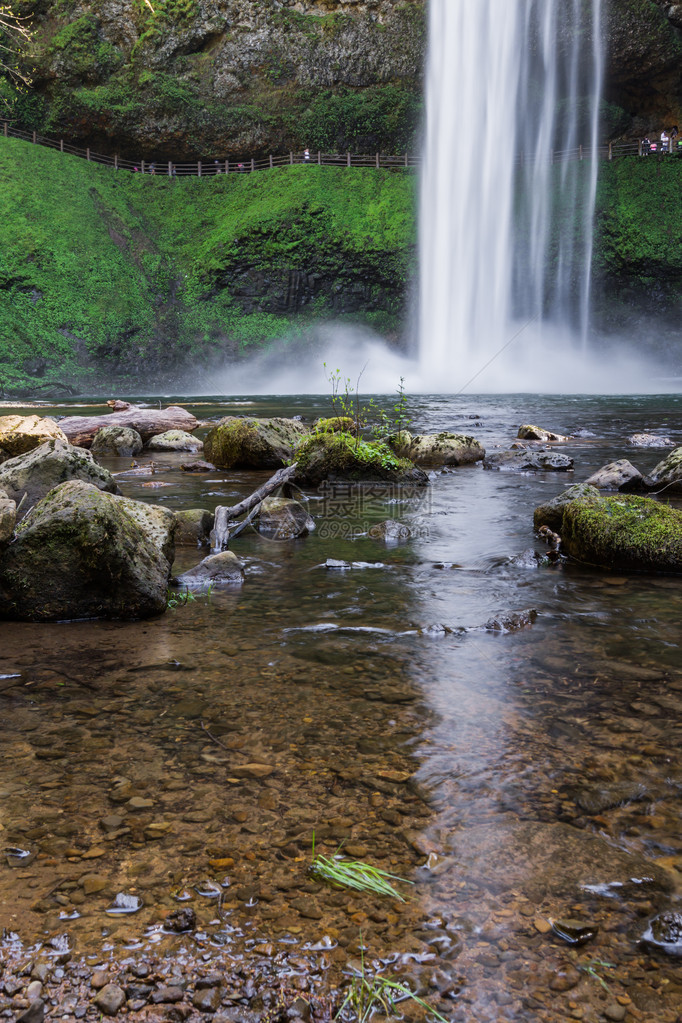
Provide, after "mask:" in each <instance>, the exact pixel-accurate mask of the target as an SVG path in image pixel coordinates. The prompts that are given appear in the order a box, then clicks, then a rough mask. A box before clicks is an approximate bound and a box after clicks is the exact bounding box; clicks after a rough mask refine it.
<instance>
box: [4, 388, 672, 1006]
mask: <svg viewBox="0 0 682 1023" xmlns="http://www.w3.org/2000/svg"><path fill="white" fill-rule="evenodd" d="M326 408H327V405H326V403H325V402H324V400H322V399H320V401H317V402H316V401H315V400H312V399H308V398H305V399H292V400H287V401H286V402H285V401H278V400H276V399H270V400H265V399H257V400H256V402H255V404H254V406H250V407H249V413H251V412H252V410H253V411H254V412H255V413H258V414H302V415H305V416H307V417H310V418H312V417H314V416H315V415H317V414H318V413H320V412H323V411H326ZM60 411H61V410H60ZM226 411H227V412H229V411H234V409H233V406H232V405H228V404H227V403H225V405H223V406H218V405H217V404H213V405H211V404H208V405H205V406H202V411H201V413H200V415H201V416H202V417H205V418H206V419H210V418H217V417H219V416H220V415H222V414H225V413H226ZM414 416H415V424H414V427H413V428H415V429H416V428H418V429H420V430H423V431H425V432H426V431H433V430H437V429H443V428H450V429H455V430H457V431H460V432H471V433H474V434H475V435H476V436H477V437H478V438H479V439H480V440H482V442H483V443H484V444H485V445H486V447H487V448H489V449H492V448H494V447H495V446H496V445H497V446H506V445H508V443H509V442H510V441H511V440H512V439H513V438H514V436H515V435H516V430H517V428H518V426H519V425H520V424H521V422H538V423H540V424H541V425H543V426H546V427H548V428H550V429H555V430H557V431H558V432H560V433H574V432H575V431H576V430H578V429H579V428H580V429H582V430H583V431H585V432H584V434H583V435H582V436H580V437H579V438H578V439H576V440H575V441H571V442H569V443H568V445H566V446H564V447H562V451H566V453H568V454H570V455H571V456H572V457H573V458H574V459H575V466H576V470H575V473H572V474H564V473H554V474H551V473H548V474H536V475H515V474H510V473H502V472H487V471H484V470H483V469H482V468H481V467H480V466H476V467H469V468H463V469H460V470H456V471H448V472H447V473H444V474H436V475H434V478H433V481H432V483H433V485H432V487H431V488H430V493H429V495H428V497H427V499H426V500H424V499H421V500H418V501H417V500H405V498H404V495H402V494H401V493H400V492H399V491H396V492H393V491H391V490H387V491H384V492H379V491H376V490H375V489H372V491H371V492H364V493H363V494H358V493H348V492H341V491H339V492H338V493H337V494H336V496H335V497H334V499H333V500H332V499H331V498H330V496H329V493H327V494H326V495H320V494H310V495H308V496H309V498H310V502H311V504H310V507H311V511H312V513H313V515H315V516H316V518H317V527H318V528H317V529H316V531H315V533H313V534H312V535H311V536H310V537H308V538H307V539H306V540H303V541H297V542H292V543H278V542H272V541H267V540H265V539H263V538H261V537H259V536H258V535H257V534H255V533H245V534H244V535H243V536H242V537H241V538H240V539H239V540H238V541H237V542H236V543H235V548H234V549H235V550H236V552H237V553H238V554H239V556H240V557H242V558H243V559H244V561H245V563H246V567H247V575H246V581H245V584H244V586H243V587H242V588H241V589H238V590H234V589H232V590H229V591H224V592H215V591H214V592H213V593H211V594H210V596H208V597H198V598H197V600H196V601H195V602H193V603H189V604H187V605H185V606H180V607H177V608H175V609H174V610H172V611H169V612H168V613H167V614H166V615H165V616H164V617H163V618H161V619H158V620H155V621H151V622H144V623H123V624H118V623H101V622H100V623H80V624H63V625H47V626H46V625H41V626H30V625H23V624H16V623H4V624H2V625H1V626H0V636H1V638H2V642H1V644H0V706H1V709H2V721H3V728H2V734H1V744H2V745H1V750H0V755H1V757H2V775H1V778H0V799H1V807H2V810H1V812H2V817H1V823H2V828H3V831H2V839H3V844H4V845H6V846H7V847H8V849H9V848H11V849H13V850H16V849H18V850H24V851H25V852H28V853H29V854H31V856H32V857H34V858H31V859H30V860H22V859H21V857H19V858H17V856H16V854H15V855H14V862H13V863H12V865H11V866H10V865H9V863H8V864H7V865H4V861H3V866H2V867H1V868H0V896H1V899H2V908H3V922H4V923H5V922H6V923H5V926H8V927H9V929H10V930H12V931H15V932H17V933H18V934H19V935H20V937H21V938H22V939H24V940H25V941H28V942H30V941H33V940H35V939H36V938H38V937H40V936H41V935H43V936H44V935H45V933H46V932H49V933H51V934H62V933H64V932H65V931H66V932H68V933H69V934H70V935H71V937H72V940H73V941H74V942H75V943H76V948H80V949H84V948H93V947H95V946H96V945H99V944H100V943H101V942H102V941H106V942H108V943H109V944H110V945H111V947H112V948H113V949H114V950H115V949H118V948H120V949H122V948H126V947H146V945H149V944H152V945H156V946H159V947H164V948H165V947H168V948H175V947H176V946H180V945H182V944H183V943H185V944H186V943H187V942H188V941H189V942H197V941H198V942H199V945H200V946H201V945H202V943H203V945H204V946H205V947H206V948H210V949H221V950H222V952H221V954H223V953H224V954H229V955H233V956H237V955H246V956H253V955H256V953H255V952H254V949H256V948H258V949H261V951H260V952H259V953H257V954H258V955H265V954H266V953H265V952H263V951H262V949H263V948H264V947H265V946H267V945H268V943H272V942H275V943H279V944H278V945H277V946H276V947H284V946H283V944H282V943H284V944H285V945H286V947H287V948H293V949H299V950H303V949H306V948H308V949H310V948H311V947H312V948H315V949H317V950H318V951H319V949H322V948H324V949H325V950H326V951H324V955H325V956H327V957H328V960H329V963H330V964H331V966H332V967H334V968H336V969H338V968H341V967H342V966H343V965H344V964H345V962H346V961H347V959H348V957H349V956H350V955H352V954H353V952H354V951H356V950H357V948H358V946H359V944H360V943H361V942H362V943H364V945H365V946H366V948H367V955H368V956H373V957H379V958H381V959H382V960H388V959H390V958H391V957H394V959H395V965H396V966H397V968H398V969H399V972H400V973H401V974H402V975H404V976H406V977H409V978H410V980H411V982H412V983H413V985H414V986H415V989H418V990H421V991H422V992H423V993H428V992H431V993H440V998H441V1001H440V1003H439V1004H440V1007H441V1011H444V1012H445V1014H446V1016H447V1018H448V1019H450V1018H451V1019H452V1020H460V1019H461V1020H467V1021H468V1020H471V1019H475V1020H479V1019H480V1020H484V1019H486V1020H487V1019H491V1020H506V1019H509V1020H517V1021H521V1020H523V1021H526V1020H528V1021H530V1020H536V1019H542V1020H551V1021H554V1020H557V1021H558V1020H564V1019H569V1018H575V1019H586V1020H593V1019H594V1020H596V1019H601V1018H603V1014H604V1012H607V1017H606V1018H608V1019H630V1018H632V1019H645V1020H649V1019H650V1020H654V1019H655V1020H656V1021H657V1023H659V1021H663V1023H665V1021H667V1020H670V1021H671V1023H672V1021H674V1020H675V1019H676V1018H677V1015H676V1014H677V1012H678V1010H679V1004H680V997H681V992H682V979H681V978H680V974H679V966H676V960H674V959H670V958H666V957H658V958H657V956H658V953H652V952H649V951H647V950H646V949H644V948H642V947H641V946H640V944H639V939H640V937H641V935H642V934H643V933H644V931H645V929H646V926H647V921H648V920H649V919H650V918H651V917H652V916H654V915H655V914H656V913H657V912H659V911H661V910H663V909H669V908H671V907H672V908H675V907H677V906H678V901H677V900H678V899H679V891H680V886H679V879H680V872H681V871H682V839H681V838H680V810H679V808H680V796H681V793H682V773H681V770H680V767H679V763H678V757H677V750H678V748H679V742H680V731H681V728H682V720H681V718H680V713H679V711H680V704H681V703H682V665H681V663H680V654H679V615H678V612H677V609H676V600H675V597H676V594H677V592H678V588H679V582H678V580H676V579H674V578H669V577H658V578H653V577H638V576H615V575H614V574H612V573H605V572H598V571H594V570H587V569H582V568H580V567H578V566H554V567H549V566H542V564H540V563H539V561H538V559H536V558H534V557H530V556H525V557H524V556H523V555H524V553H525V552H528V551H529V550H536V551H537V552H540V553H543V552H544V549H543V548H542V546H541V545H540V544H539V543H538V541H537V540H536V538H535V537H534V535H533V531H532V510H533V508H534V506H535V505H536V504H538V503H539V502H540V500H545V499H547V498H549V497H551V496H553V495H554V494H556V493H559V492H560V491H561V490H562V489H564V488H565V487H566V486H567V485H570V484H571V483H572V482H574V481H576V482H577V481H579V480H581V479H584V478H586V477H587V476H588V475H589V474H590V473H591V472H593V471H594V470H595V469H596V468H598V467H599V466H600V465H602V464H604V463H605V462H607V461H610V460H612V459H613V458H615V457H621V456H623V457H625V456H627V454H628V449H627V445H626V444H625V438H626V437H627V436H628V435H629V434H631V433H635V432H643V431H655V432H657V433H665V434H667V435H669V436H672V437H673V439H675V440H677V441H680V439H681V438H682V404H681V403H680V399H678V398H675V397H672V398H671V397H666V398H665V399H664V400H656V399H650V398H646V399H627V400H625V399H603V400H598V399H595V398H575V399H572V398H564V399H538V398H530V397H511V398H508V399H507V398H505V399H501V398H490V397H485V398H476V399H473V398H466V399H464V398H456V399H453V398H447V399H446V398H443V399H439V398H434V399H428V400H427V399H419V400H417V401H416V402H415V410H414ZM630 457H631V459H632V460H633V461H634V462H635V464H637V466H638V468H640V469H641V470H642V471H648V470H650V469H651V468H652V467H653V465H654V464H655V463H656V462H657V461H658V460H659V457H660V452H656V451H648V450H647V451H642V452H640V451H634V450H633V451H632V452H631V453H630ZM181 460H184V459H180V458H179V456H174V455H170V456H165V455H164V456H160V457H159V459H158V461H159V462H160V463H161V468H160V470H159V473H158V475H157V477H155V479H158V480H159V481H161V482H167V483H169V484H170V485H169V486H168V487H164V488H159V489H157V490H154V491H152V492H151V495H150V491H149V490H145V489H144V487H143V482H144V481H143V480H142V479H141V478H140V477H135V476H131V475H130V474H129V473H127V472H126V471H125V470H126V469H127V463H126V462H125V460H121V464H118V463H117V462H116V460H112V461H110V462H107V465H108V466H109V467H110V468H112V470H113V471H121V472H122V473H123V474H122V475H121V476H120V477H119V479H120V486H121V489H122V491H123V492H124V493H125V494H127V495H128V496H132V497H137V498H140V499H145V500H149V499H151V500H154V501H158V502H159V503H163V504H166V505H167V506H169V507H172V508H181V507H209V508H212V507H214V506H215V505H216V504H218V503H232V502H233V501H236V500H238V499H239V498H240V497H241V496H244V495H245V494H246V493H248V492H249V491H250V490H251V489H254V488H255V485H257V484H258V483H259V482H261V481H262V479H263V478H264V477H261V476H259V475H258V474H249V473H228V472H216V473H210V474H208V476H194V475H191V476H188V475H187V474H185V473H183V472H182V471H181V470H180V468H179V464H180V461H181ZM387 517H390V518H397V519H399V520H401V521H404V522H406V523H408V524H409V525H410V526H411V528H412V529H413V534H414V536H413V539H411V540H410V541H408V542H407V543H399V544H396V545H394V546H387V545H386V544H385V543H383V542H382V541H377V540H375V539H372V538H371V537H370V536H368V535H367V531H368V529H369V528H370V526H371V525H372V524H373V523H376V522H378V521H380V520H381V519H385V518H387ZM199 557H200V552H197V551H193V550H189V549H187V548H185V549H182V550H180V551H179V557H178V563H177V565H178V570H183V569H185V568H187V567H189V566H190V565H191V564H193V563H195V562H196V561H197V560H198V558H199ZM329 558H333V559H336V560H341V561H347V562H352V563H356V564H357V563H364V565H365V566H366V567H356V568H353V569H349V570H332V569H329V568H327V567H325V563H326V561H327V559H329ZM368 566H380V567H368ZM527 609H534V610H535V611H536V612H537V619H536V620H535V622H534V624H532V625H526V626H525V627H521V628H519V629H518V631H513V630H512V631H509V632H499V631H497V632H496V631H489V630H487V629H485V628H483V626H484V625H485V623H486V622H488V621H489V619H491V618H492V617H495V616H497V617H498V618H499V617H500V616H501V615H505V614H508V613H509V612H518V611H522V610H527ZM443 627H445V628H443ZM313 831H314V832H315V841H316V845H317V847H318V848H319V849H320V851H324V852H325V853H326V854H327V855H331V854H332V853H333V852H334V851H335V850H336V848H337V847H338V846H339V844H340V843H342V842H343V843H344V851H345V852H347V854H348V855H350V856H355V857H357V858H362V859H366V860H369V861H370V862H374V863H377V864H378V865H380V866H382V867H384V868H385V869H387V870H390V871H391V872H394V873H398V874H401V875H404V876H409V877H410V878H411V879H412V880H414V881H415V882H416V885H415V897H414V898H413V899H411V900H409V901H408V902H407V903H405V904H404V905H402V904H398V905H393V904H390V903H388V904H387V903H384V902H382V901H381V900H376V899H373V898H370V897H368V896H359V895H356V894H351V893H347V892H334V891H330V890H328V889H324V888H321V887H320V885H319V884H317V883H316V882H314V881H313V880H312V879H311V878H309V877H308V875H307V873H306V865H307V863H308V862H309V857H310V849H311V844H312V835H313ZM10 858H11V857H10ZM117 906H118V907H119V910H118V911H114V912H112V907H114V908H115V907H117ZM121 907H122V908H121ZM183 907H191V908H192V909H193V910H194V913H195V914H196V928H197V930H196V931H195V932H190V934H191V935H194V936H190V937H187V935H186V934H184V933H183V930H184V928H181V927H180V926H179V925H178V926H175V921H176V920H177V919H178V918H177V915H176V914H177V911H178V910H182V908H183ZM133 908H134V911H133ZM107 911H108V912H107ZM566 918H568V919H569V920H570V919H574V918H578V920H581V921H583V922H585V923H586V924H587V925H589V928H591V931H590V933H594V932H596V936H594V937H593V938H591V940H590V941H589V942H588V944H586V945H585V946H576V947H570V946H569V945H568V944H566V942H565V941H564V940H562V939H561V938H560V937H558V936H557V935H556V934H554V933H553V932H552V930H551V926H552V924H551V921H553V920H564V919H566ZM320 943H322V945H320ZM273 954H274V953H273ZM320 954H322V953H320ZM598 963H600V964H602V965H601V966H599V965H595V964H598ZM603 964H612V965H603ZM595 974H598V975H599V976H598V977H595ZM599 977H601V980H603V981H604V983H601V981H600V980H599ZM604 985H606V986H604ZM621 1010H622V1014H620V1013H621ZM608 1013H610V1015H608Z"/></svg>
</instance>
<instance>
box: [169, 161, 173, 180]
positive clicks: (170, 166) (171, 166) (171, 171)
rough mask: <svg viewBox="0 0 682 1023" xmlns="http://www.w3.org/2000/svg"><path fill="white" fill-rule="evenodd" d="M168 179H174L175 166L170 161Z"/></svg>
mask: <svg viewBox="0 0 682 1023" xmlns="http://www.w3.org/2000/svg"><path fill="white" fill-rule="evenodd" d="M168 177H169V178H172V177H173V164H172V163H171V161H170V160H169V161H168Z"/></svg>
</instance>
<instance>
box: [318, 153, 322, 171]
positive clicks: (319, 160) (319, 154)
mask: <svg viewBox="0 0 682 1023" xmlns="http://www.w3.org/2000/svg"><path fill="white" fill-rule="evenodd" d="M317 166H318V167H321V166H322V153H321V152H320V150H319V149H318V151H317Z"/></svg>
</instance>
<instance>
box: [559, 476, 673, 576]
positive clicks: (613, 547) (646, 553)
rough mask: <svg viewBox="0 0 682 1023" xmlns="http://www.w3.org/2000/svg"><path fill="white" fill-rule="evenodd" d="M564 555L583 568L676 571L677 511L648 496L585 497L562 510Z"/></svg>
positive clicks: (621, 570)
mask: <svg viewBox="0 0 682 1023" xmlns="http://www.w3.org/2000/svg"><path fill="white" fill-rule="evenodd" d="M561 540H562V546H563V549H564V551H565V552H566V554H569V555H570V556H571V557H573V558H575V559H576V560H577V561H582V562H584V563H585V564H588V565H598V566H600V567H602V568H612V569H615V570H616V571H620V572H623V571H626V572H627V571H631V572H674V573H682V512H681V511H677V509H675V508H671V507H670V506H669V505H667V504H659V502H658V501H654V500H653V499H652V498H650V497H635V496H633V495H625V494H619V495H617V496H616V495H614V496H609V497H604V496H597V497H592V496H589V495H588V496H586V497H583V498H581V499H579V500H576V501H572V502H570V503H569V504H568V505H567V506H566V507H565V508H564V514H563V520H562V524H561Z"/></svg>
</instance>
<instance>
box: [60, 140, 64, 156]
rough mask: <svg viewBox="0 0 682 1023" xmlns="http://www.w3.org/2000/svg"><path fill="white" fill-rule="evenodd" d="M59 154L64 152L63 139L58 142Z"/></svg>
mask: <svg viewBox="0 0 682 1023" xmlns="http://www.w3.org/2000/svg"><path fill="white" fill-rule="evenodd" d="M59 152H60V153H63V152H64V139H60V140H59Z"/></svg>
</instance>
